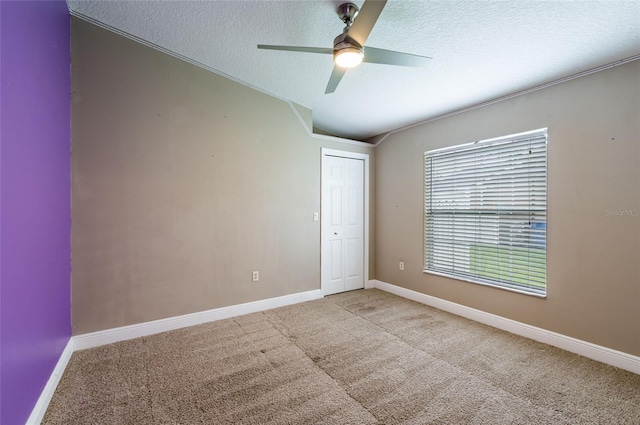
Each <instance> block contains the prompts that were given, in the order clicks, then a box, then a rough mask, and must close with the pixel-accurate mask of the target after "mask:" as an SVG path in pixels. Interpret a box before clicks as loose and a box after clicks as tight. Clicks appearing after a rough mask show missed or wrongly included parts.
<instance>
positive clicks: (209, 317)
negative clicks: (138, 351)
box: [73, 289, 322, 350]
mask: <svg viewBox="0 0 640 425" xmlns="http://www.w3.org/2000/svg"><path fill="white" fill-rule="evenodd" d="M320 298H322V291H320V290H319V289H316V290H314V291H307V292H299V293H297V294H291V295H284V296H282V297H276V298H269V299H266V300H260V301H253V302H249V303H245V304H237V305H232V306H229V307H222V308H216V309H213V310H207V311H200V312H197V313H191V314H185V315H183V316H176V317H169V318H166V319H160V320H154V321H151V322H144V323H138V324H135V325H129V326H122V327H120V328H113V329H107V330H104V331H98V332H91V333H87V334H82V335H76V336H74V337H73V340H74V349H75V350H84V349H86V348H93V347H98V346H100V345H105V344H111V343H114V342H119V341H126V340H128V339H133V338H139V337H141V336H148V335H153V334H157V333H160V332H166V331H172V330H174V329H180V328H186V327H188V326H194V325H199V324H202V323H207V322H213V321H216V320H221V319H228V318H230V317H235V316H241V315H243V314H249V313H255V312H258V311H264V310H270V309H272V308H278V307H284V306H287V305H291V304H297V303H301V302H305V301H312V300H317V299H320Z"/></svg>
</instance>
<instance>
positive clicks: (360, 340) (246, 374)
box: [43, 290, 640, 425]
mask: <svg viewBox="0 0 640 425" xmlns="http://www.w3.org/2000/svg"><path fill="white" fill-rule="evenodd" d="M43 423H45V424H124V423H128V424H165V423H166V424H201V423H202V424H635V425H638V424H640V375H636V374H633V373H630V372H626V371H623V370H620V369H616V368H613V367H610V366H606V365H604V364H602V363H598V362H595V361H592V360H589V359H586V358H584V357H580V356H577V355H574V354H570V353H567V352H565V351H562V350H559V349H556V348H553V347H550V346H547V345H544V344H540V343H536V342H533V341H530V340H527V339H524V338H521V337H517V336H514V335H511V334H508V333H505V332H502V331H499V330H496V329H493V328H490V327H487V326H484V325H480V324H477V323H475V322H471V321H469V320H466V319H463V318H460V317H457V316H453V315H451V314H448V313H444V312H442V311H439V310H436V309H433V308H430V307H427V306H424V305H421V304H418V303H414V302H412V301H408V300H405V299H402V298H399V297H396V296H393V295H390V294H387V293H384V292H382V291H378V290H366V291H364V290H361V291H354V292H348V293H344V294H339V295H333V296H331V297H327V298H325V299H323V300H318V301H312V302H308V303H304V304H298V305H294V306H289V307H283V308H280V309H276V310H270V311H267V312H262V313H255V314H250V315H247V316H242V317H237V318H234V319H228V320H223V321H219V322H214V323H209V324H204V325H200V326H194V327H191V328H186V329H181V330H177V331H172V332H166V333H162V334H158V335H153V336H150V337H145V338H139V339H135V340H131V341H125V342H121V343H117V344H112V345H108V346H103V347H98V348H94V349H90V350H85V351H79V352H76V353H74V354H73V356H72V358H71V361H70V362H69V365H68V367H67V370H66V371H65V373H64V376H63V377H62V380H61V382H60V384H59V386H58V388H57V390H56V392H55V394H54V396H53V399H52V401H51V404H50V405H49V409H48V410H47V413H46V415H45V418H44V421H43Z"/></svg>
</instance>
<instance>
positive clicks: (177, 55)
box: [69, 9, 373, 147]
mask: <svg viewBox="0 0 640 425" xmlns="http://www.w3.org/2000/svg"><path fill="white" fill-rule="evenodd" d="M69 13H70V14H71V15H72V16H75V17H76V18H78V19H82V20H83V21H86V22H89V23H90V24H93V25H96V26H98V27H100V28H103V29H106V30H107V31H111V32H113V33H115V34H118V35H121V36H123V37H125V38H128V39H130V40H132V41H135V42H137V43H140V44H143V45H145V46H147V47H150V48H152V49H155V50H157V51H159V52H162V53H165V54H167V55H169V56H172V57H174V58H176V59H179V60H182V61H185V62H188V63H190V64H191V65H195V66H197V67H199V68H202V69H204V70H207V71H209V72H212V73H214V74H216V75H219V76H221V77H223V78H226V79H228V80H231V81H233V82H236V83H238V84H241V85H243V86H245V87H248V88H250V89H253V90H256V91H258V92H260V93H263V94H266V95H267V96H271V97H274V98H276V99H278V100H281V101H283V102H286V103H287V104H289V106H290V107H291V109H292V110H293V112H294V114H295V115H296V117H297V118H298V120H299V121H300V124H302V127H303V128H304V129H305V130H306V132H307V134H308V135H309V136H311V137H313V138H315V139H324V140H330V141H334V142H339V143H346V144H351V145H358V146H367V147H372V146H373V144H372V143H367V142H363V141H360V140H352V139H346V138H342V137H336V136H326V135H323V134H316V133H314V132H313V131H312V130H311V129H310V128H308V127H307V124H306V123H305V122H304V119H303V118H302V116H301V115H300V114H299V113H298V111H297V110H296V108H295V107H294V106H293V102H292V101H291V100H289V99H285V98H283V97H280V96H278V95H276V94H274V93H271V92H270V91H267V90H264V89H262V88H260V87H258V86H254V85H253V84H250V83H248V82H246V81H243V80H241V79H239V78H236V77H233V76H231V75H229V74H226V73H224V72H222V71H219V70H217V69H215V68H212V67H210V66H207V65H205V64H203V63H202V62H198V61H196V60H193V59H190V58H188V57H186V56H184V55H181V54H180V53H176V52H174V51H173V50H169V49H166V48H164V47H161V46H159V45H157V44H155V43H151V42H150V41H147V40H145V39H143V38H140V37H137V36H135V35H133V34H130V33H128V32H126V31H122V30H120V29H118V28H115V27H112V26H111V25H108V24H105V23H103V22H100V21H98V20H96V19H93V18H91V17H89V16H87V15H84V14H82V13H78V12H75V11H73V10H71V9H70V10H69Z"/></svg>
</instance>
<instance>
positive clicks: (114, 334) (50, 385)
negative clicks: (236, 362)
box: [26, 289, 322, 425]
mask: <svg viewBox="0 0 640 425" xmlns="http://www.w3.org/2000/svg"><path fill="white" fill-rule="evenodd" d="M320 298H322V291H321V290H319V289H316V290H314V291H307V292H299V293H297V294H290V295H284V296H282V297H275V298H269V299H266V300H260V301H253V302H249V303H244V304H238V305H232V306H229V307H222V308H216V309H213V310H207V311H201V312H198V313H192V314H185V315H184V316H176V317H169V318H167V319H160V320H154V321H152V322H145V323H139V324H136V325H130V326H123V327H120V328H114V329H108V330H105V331H99V332H92V333H88V334H83V335H77V336H73V337H71V338H70V339H69V342H68V343H67V346H66V347H65V349H64V350H63V351H62V354H61V355H60V359H59V360H58V363H57V364H56V367H55V368H54V369H53V372H52V373H51V376H50V377H49V380H48V381H47V384H46V385H45V387H44V389H43V390H42V393H41V394H40V398H38V401H37V402H36V405H35V407H34V408H33V410H32V411H31V415H30V416H29V419H27V422H26V425H38V424H39V423H40V422H41V421H42V418H44V414H45V412H46V411H47V407H49V403H50V402H51V397H53V393H54V392H55V390H56V387H57V386H58V383H59V382H60V378H61V377H62V374H63V373H64V370H65V369H66V367H67V364H68V363H69V360H70V359H71V355H72V354H73V352H74V351H76V350H83V349H86V348H92V347H98V346H100V345H105V344H111V343H114V342H118V341H125V340H128V339H133V338H138V337H141V336H147V335H152V334H156V333H160V332H166V331H171V330H174V329H180V328H185V327H187V326H194V325H199V324H202V323H207V322H213V321H216V320H221V319H228V318H230V317H236V316H242V315H244V314H249V313H256V312H258V311H264V310H270V309H272V308H278V307H284V306H287V305H291V304H298V303H302V302H305V301H313V300H317V299H320Z"/></svg>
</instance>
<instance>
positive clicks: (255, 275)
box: [251, 271, 260, 282]
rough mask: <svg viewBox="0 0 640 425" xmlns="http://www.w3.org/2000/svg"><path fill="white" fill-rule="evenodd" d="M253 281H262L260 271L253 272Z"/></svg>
mask: <svg viewBox="0 0 640 425" xmlns="http://www.w3.org/2000/svg"><path fill="white" fill-rule="evenodd" d="M251 279H252V280H253V281H254V282H257V281H259V280H260V272H258V271H255V272H253V276H252V277H251Z"/></svg>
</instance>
